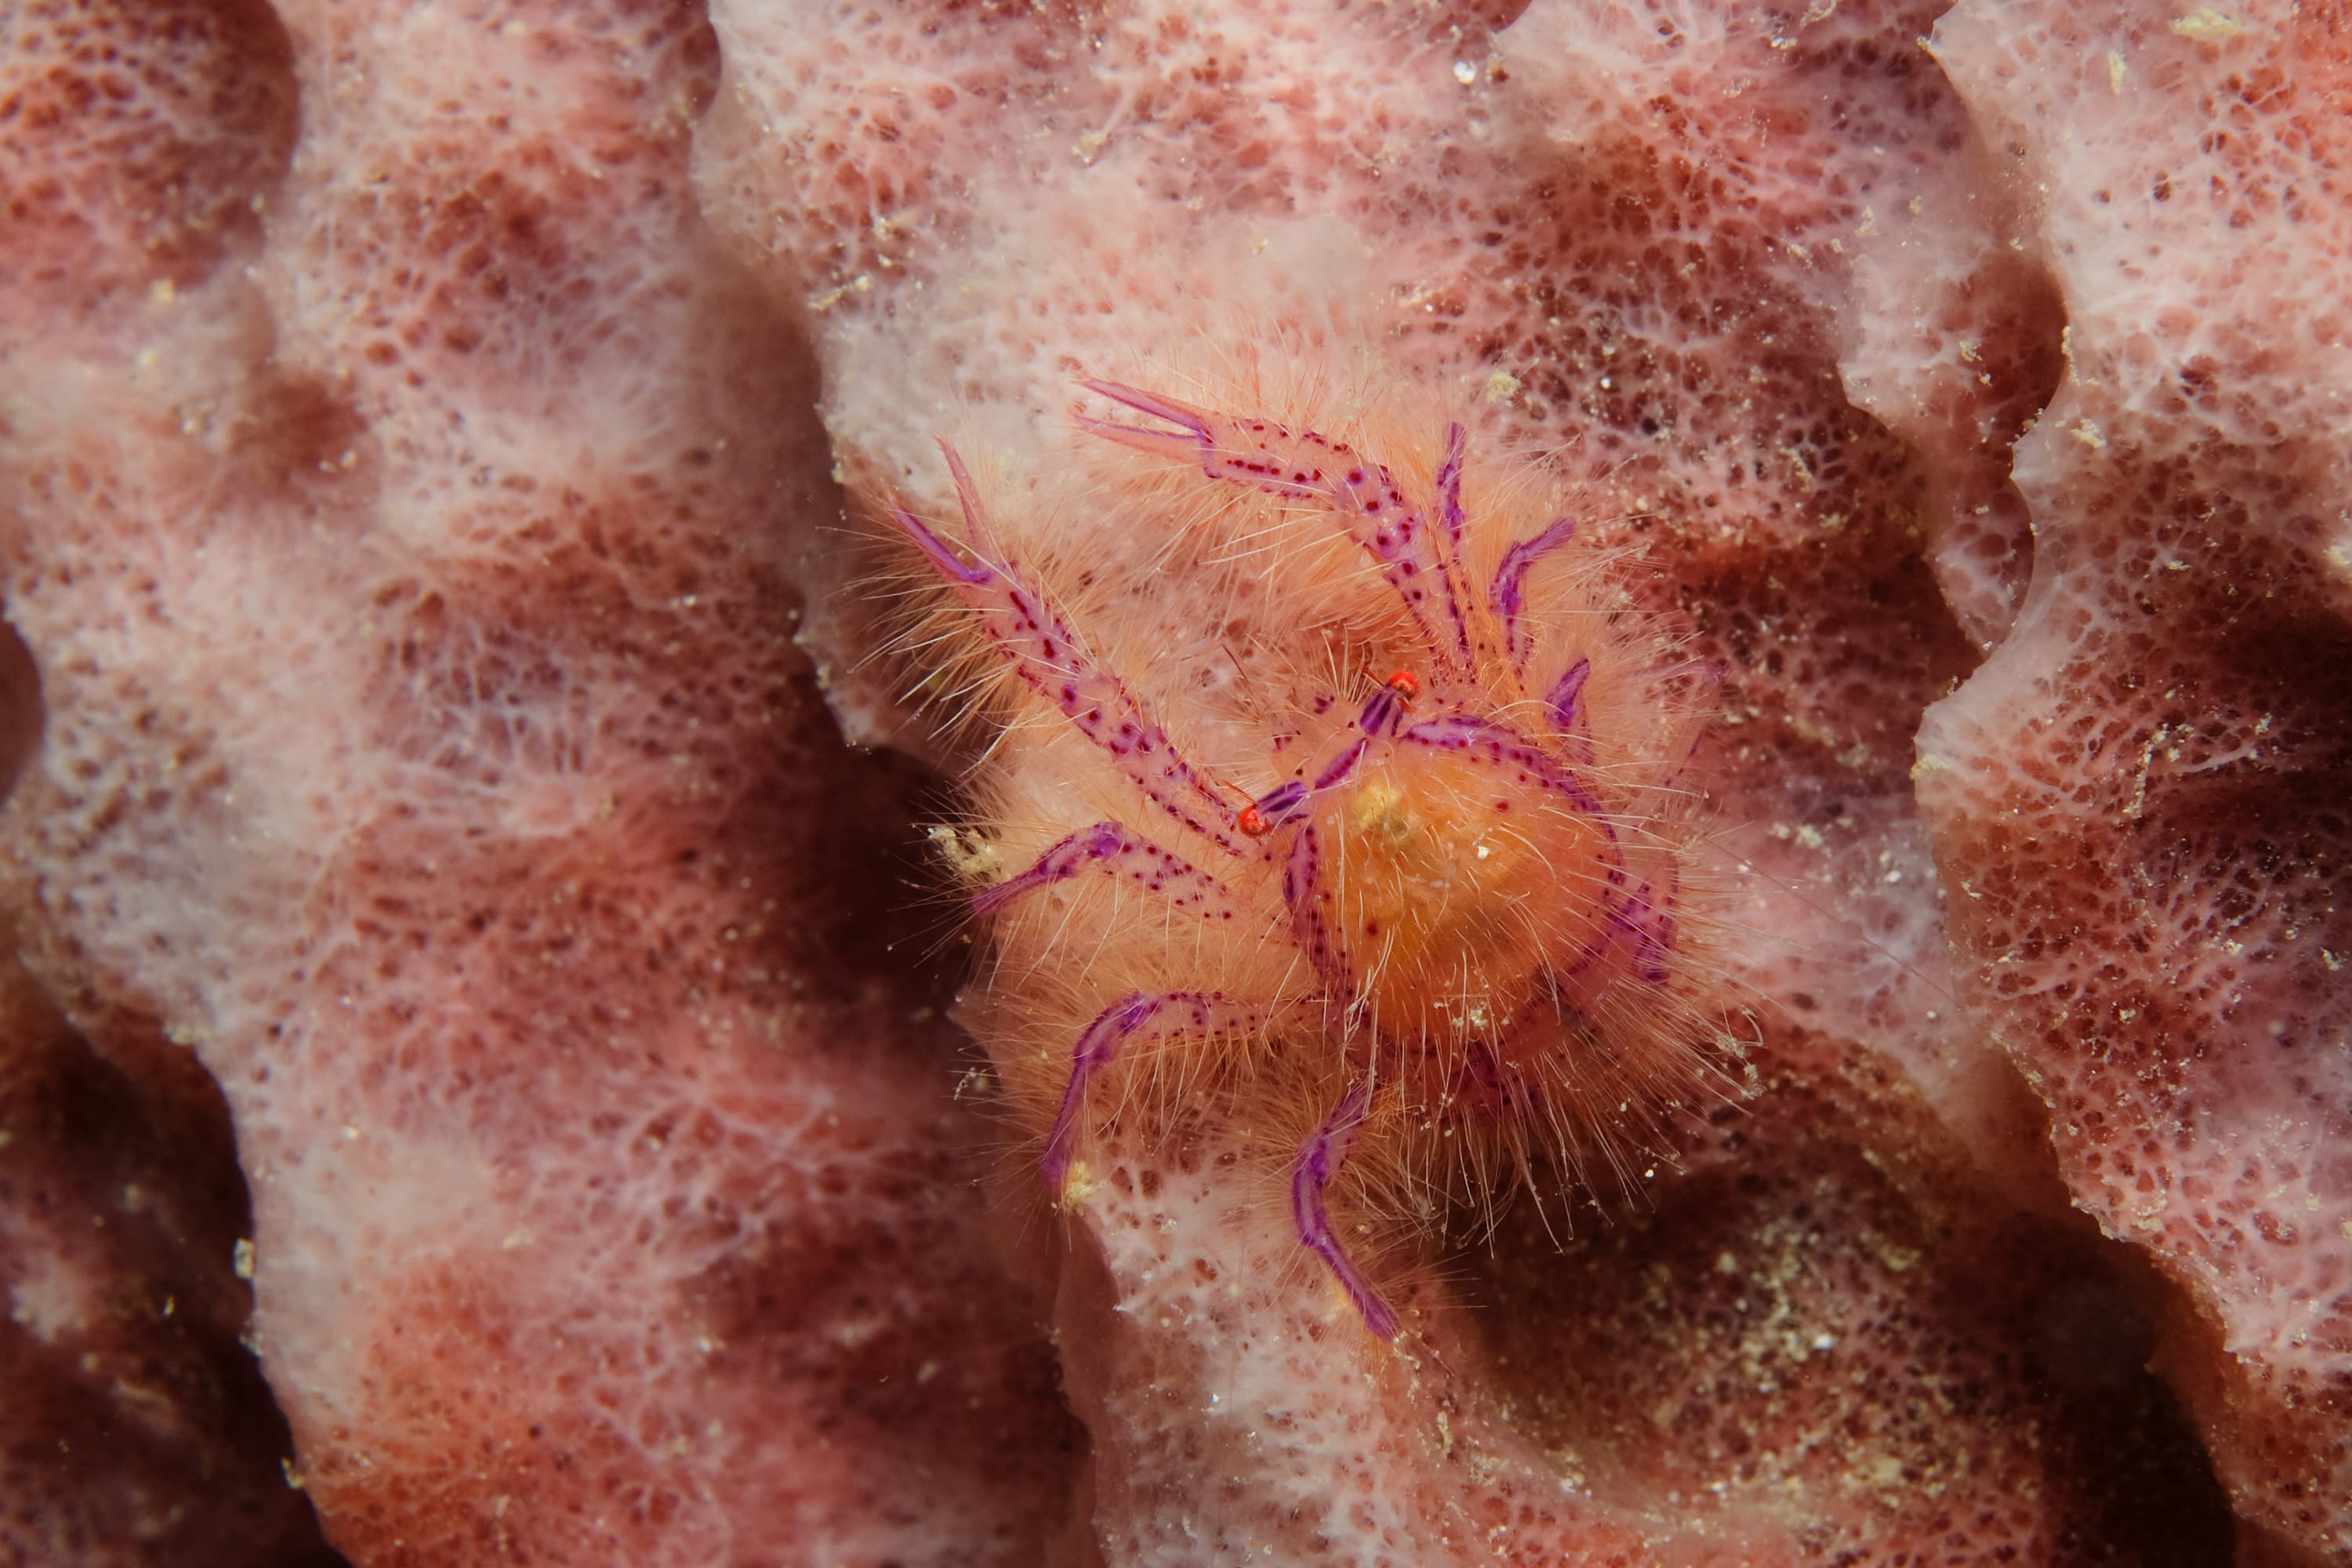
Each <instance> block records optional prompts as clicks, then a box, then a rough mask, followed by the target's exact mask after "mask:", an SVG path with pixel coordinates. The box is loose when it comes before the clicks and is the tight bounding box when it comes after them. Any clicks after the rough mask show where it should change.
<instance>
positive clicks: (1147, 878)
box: [971, 822, 1234, 921]
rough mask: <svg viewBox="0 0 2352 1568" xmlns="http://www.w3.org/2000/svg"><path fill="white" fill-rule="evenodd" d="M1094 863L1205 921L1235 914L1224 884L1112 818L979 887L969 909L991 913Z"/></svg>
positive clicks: (979, 913)
mask: <svg viewBox="0 0 2352 1568" xmlns="http://www.w3.org/2000/svg"><path fill="white" fill-rule="evenodd" d="M1096 862H1100V863H1101V864H1102V865H1103V867H1104V868H1105V869H1107V870H1108V869H1123V870H1124V871H1125V873H1126V874H1127V876H1129V878H1131V879H1133V880H1135V881H1136V882H1138V883H1139V884H1141V885H1142V887H1143V888H1144V889H1146V890H1148V891H1150V892H1154V893H1160V894H1164V895H1165V896H1166V897H1167V899H1168V900H1169V902H1171V903H1172V904H1174V905H1175V906H1176V907H1177V908H1178V909H1181V910H1192V911H1193V912H1194V913H1197V914H1199V915H1200V916H1202V918H1203V919H1206V920H1223V921H1229V920H1232V919H1233V918H1234V904H1233V900H1232V898H1231V897H1230V896H1229V895H1228V894H1227V893H1226V891H1225V889H1224V886H1223V884H1222V883H1220V882H1219V881H1218V880H1217V879H1215V878H1214V877H1212V876H1210V875H1209V874H1208V873H1207V872H1206V871H1203V870H1202V869H1201V868H1198V867H1196V866H1193V865H1192V864H1190V863H1189V862H1187V861H1184V860H1181V859H1179V858H1177V857H1176V856H1174V855H1172V854H1171V853H1170V852H1169V851H1167V850H1165V849H1162V848H1161V847H1160V846H1159V845H1157V844H1154V843H1152V842H1151V841H1150V839H1148V838H1139V837H1136V836H1135V835H1134V834H1132V833H1129V831H1128V830H1127V829H1126V828H1124V827H1121V826H1119V825H1118V823H1116V822H1097V823H1096V824H1095V825H1094V826H1091V827H1081V828H1079V829H1078V830H1077V831H1076V833H1073V834H1071V835H1070V836H1069V837H1067V838H1065V839H1063V840H1062V841H1061V842H1060V843H1059V844H1056V845H1055V846H1054V847H1052V848H1051V849H1048V850H1046V851H1045V853H1044V854H1043V855H1040V856H1038V857H1037V859H1036V862H1035V864H1034V865H1032V866H1031V867H1030V868H1028V869H1027V870H1025V871H1022V872H1019V873H1017V874H1016V875H1013V876H1011V877H1007V878H1006V879H1004V880H1003V881H1002V882H999V883H997V884H996V885H995V886H994V887H992V888H983V889H981V890H980V891H979V892H977V893H975V894H973V895H972V900H971V912H972V913H973V914H976V915H992V914H994V913H996V912H997V911H998V910H1002V909H1003V908H1004V906H1005V905H1007V904H1009V903H1011V902H1013V900H1015V899H1018V898H1020V897H1021V896H1022V895H1023V894H1024V893H1032V892H1034V891H1036V890H1037V889H1040V888H1046V887H1051V886H1052V885H1053V884H1055V882H1060V881H1066V880H1067V879H1070V878H1072V877H1075V876H1076V875H1077V874H1078V873H1079V872H1080V871H1082V870H1084V869H1086V868H1087V866H1088V865H1090V864H1093V863H1096Z"/></svg>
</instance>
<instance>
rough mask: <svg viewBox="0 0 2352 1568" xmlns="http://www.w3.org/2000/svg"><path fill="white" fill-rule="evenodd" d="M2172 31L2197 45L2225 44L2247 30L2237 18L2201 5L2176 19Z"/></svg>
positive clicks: (2173, 20)
mask: <svg viewBox="0 0 2352 1568" xmlns="http://www.w3.org/2000/svg"><path fill="white" fill-rule="evenodd" d="M2172 30H2173V31H2174V32H2175V33H2177V34H2179V36H2180V37H2184V38H2188V39H2189V40H2191V41H2192V42H2195V43H2200V44H2225V43H2227V42H2229V41H2230V40H2231V38H2234V37H2237V36H2238V35H2239V34H2240V33H2242V32H2244V31H2245V30H2246V29H2245V27H2244V26H2242V24H2241V23H2240V22H2239V21H2238V19H2237V18H2236V17H2234V16H2223V15H2222V14H2221V12H2219V11H2216V10H2215V9H2213V7H2212V6H2210V5H2200V6H2198V7H2197V9H2195V10H2194V11H2191V12H2189V15H2187V16H2176V17H2174V18H2173V19H2172Z"/></svg>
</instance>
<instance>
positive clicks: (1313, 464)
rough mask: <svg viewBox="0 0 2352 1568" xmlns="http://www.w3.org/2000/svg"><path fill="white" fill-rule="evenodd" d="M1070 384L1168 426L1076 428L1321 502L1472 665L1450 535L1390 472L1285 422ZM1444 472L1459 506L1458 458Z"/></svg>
mask: <svg viewBox="0 0 2352 1568" xmlns="http://www.w3.org/2000/svg"><path fill="white" fill-rule="evenodd" d="M1079 384H1080V385H1081V386H1084V387H1085V388H1086V389H1087V391H1089V392H1093V393H1098V394H1100V395H1102V396H1104V397H1108V398H1109V399H1110V400H1111V401H1112V402H1114V403H1118V404H1124V405H1126V406H1128V407H1129V408H1132V409H1134V410H1135V411H1136V412H1137V413H1139V414H1149V415H1150V416H1153V417H1155V418H1159V419H1165V420H1166V421H1168V423H1169V424H1171V425H1173V426H1177V428H1176V429H1174V430H1153V429H1149V428H1147V427H1145V426H1139V425H1118V424H1114V423H1112V422H1111V421H1109V420H1107V419H1091V418H1088V417H1087V416H1084V415H1081V416H1078V421H1077V422H1078V426H1079V427H1080V428H1081V429H1085V430H1088V431H1091V432H1093V433H1094V434H1095V435H1097V436H1100V437H1104V438H1105V439H1107V440H1112V441H1117V442H1118V443H1119V444H1120V445H1122V446H1126V447H1134V448H1135V449H1136V450H1137V451H1139V452H1149V453H1151V454H1153V455H1155V456H1158V457H1164V458H1176V459H1179V460H1181V461H1189V462H1197V463H1199V464H1200V465H1201V471H1202V473H1204V474H1206V475H1208V476H1209V478H1211V479H1223V480H1226V481H1228V482H1230V483H1233V484H1240V485H1248V486H1251V487H1252V488H1254V489H1260V490H1264V491H1265V493H1267V494H1268V495H1277V496H1287V497H1289V498H1291V499H1292V500H1318V501H1320V502H1322V503H1323V504H1324V505H1325V506H1328V507H1329V508H1330V509H1331V511H1332V514H1333V517H1334V520H1335V521H1336V522H1337V524H1338V526H1339V531H1341V532H1342V533H1345V534H1346V535H1347V536H1348V537H1349V539H1352V540H1354V541H1355V542H1357V543H1358V544H1360V545H1361V546H1363V548H1364V550H1365V551H1366V552H1368V553H1369V554H1370V556H1371V557H1372V559H1373V560H1375V561H1378V562H1379V563H1381V568H1382V573H1381V574H1382V575H1383V576H1384V577H1386V578H1387V580H1388V583H1389V585H1390V586H1391V587H1393V588H1394V589H1395V590H1396V591H1397V596H1398V597H1399V598H1401V599H1402V600H1403V601H1404V607H1405V609H1406V611H1407V612H1408V613H1410V614H1411V615H1412V619H1413V624H1414V625H1415V626H1418V627H1420V629H1421V632H1422V636H1423V638H1424V640H1426V641H1427V642H1428V644H1429V646H1430V647H1433V648H1435V649H1437V650H1439V651H1440V652H1441V653H1442V654H1443V655H1444V657H1445V658H1447V659H1448V660H1449V661H1450V662H1451V663H1452V664H1453V665H1454V667H1455V668H1457V669H1459V670H1461V671H1463V672H1464V673H1467V672H1469V671H1470V670H1471V669H1473V668H1475V660H1474V658H1473V656H1472V652H1471V645H1472V640H1473V631H1472V626H1471V620H1470V617H1469V616H1467V615H1465V613H1464V610H1463V607H1462V599H1461V594H1460V593H1459V591H1458V590H1457V589H1456V588H1455V586H1454V572H1453V568H1452V566H1451V564H1450V563H1451V560H1452V556H1453V552H1452V551H1451V549H1450V548H1448V546H1449V545H1450V543H1451V541H1450V539H1448V540H1446V541H1444V542H1441V541H1440V539H1439V536H1438V535H1437V534H1435V533H1433V531H1431V529H1430V527H1429V524H1428V522H1427V521H1426V520H1425V519H1424V518H1423V515H1422V509H1421V508H1420V507H1417V506H1415V505H1414V504H1413V503H1412V501H1411V500H1408V499H1406V496H1405V493H1404V489H1403V487H1402V486H1401V485H1399V484H1398V483H1397V478H1396V476H1395V475H1394V474H1393V473H1391V472H1390V471H1389V470H1388V469H1387V468H1383V467H1382V466H1381V465H1380V464H1378V463H1375V462H1373V461H1371V460H1370V458H1366V457H1364V456H1363V455H1362V454H1360V453H1359V452H1357V451H1356V450H1355V449H1354V448H1353V447H1349V445H1348V444H1347V443H1346V442H1344V441H1334V440H1332V439H1331V438H1330V437H1328V436H1324V435H1320V434H1318V432H1316V431H1313V430H1292V429H1289V428H1288V427H1286V426H1281V425H1277V424H1276V423H1274V422H1273V421H1272V420H1270V419H1260V418H1256V417H1234V416H1226V415H1222V414H1213V413H1211V412H1209V411H1208V410H1207V409H1204V408H1195V407H1193V406H1192V405H1190V404H1186V403H1179V402H1177V401H1176V400H1175V399H1174V398H1172V397H1161V396H1160V395H1157V394H1155V393H1150V392H1141V391H1139V390H1137V389H1136V388H1134V387H1132V386H1122V385H1120V384H1118V382H1115V381H1086V382H1081V383H1079ZM1454 456H1455V453H1454V438H1453V432H1451V431H1449V432H1448V457H1449V458H1454ZM1453 470H1454V480H1453V483H1452V487H1451V489H1450V491H1449V493H1450V494H1451V495H1452V496H1453V498H1454V504H1455V508H1456V510H1459V505H1460V495H1461V491H1460V472H1461V465H1460V463H1459V462H1458V460H1457V461H1454V464H1453ZM1445 522H1446V525H1447V527H1449V528H1451V527H1453V526H1454V524H1453V520H1452V518H1451V517H1448V518H1446V519H1445ZM1433 596H1434V598H1435V600H1436V604H1435V605H1434V606H1433V605H1432V604H1431V599H1432V597H1433Z"/></svg>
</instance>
